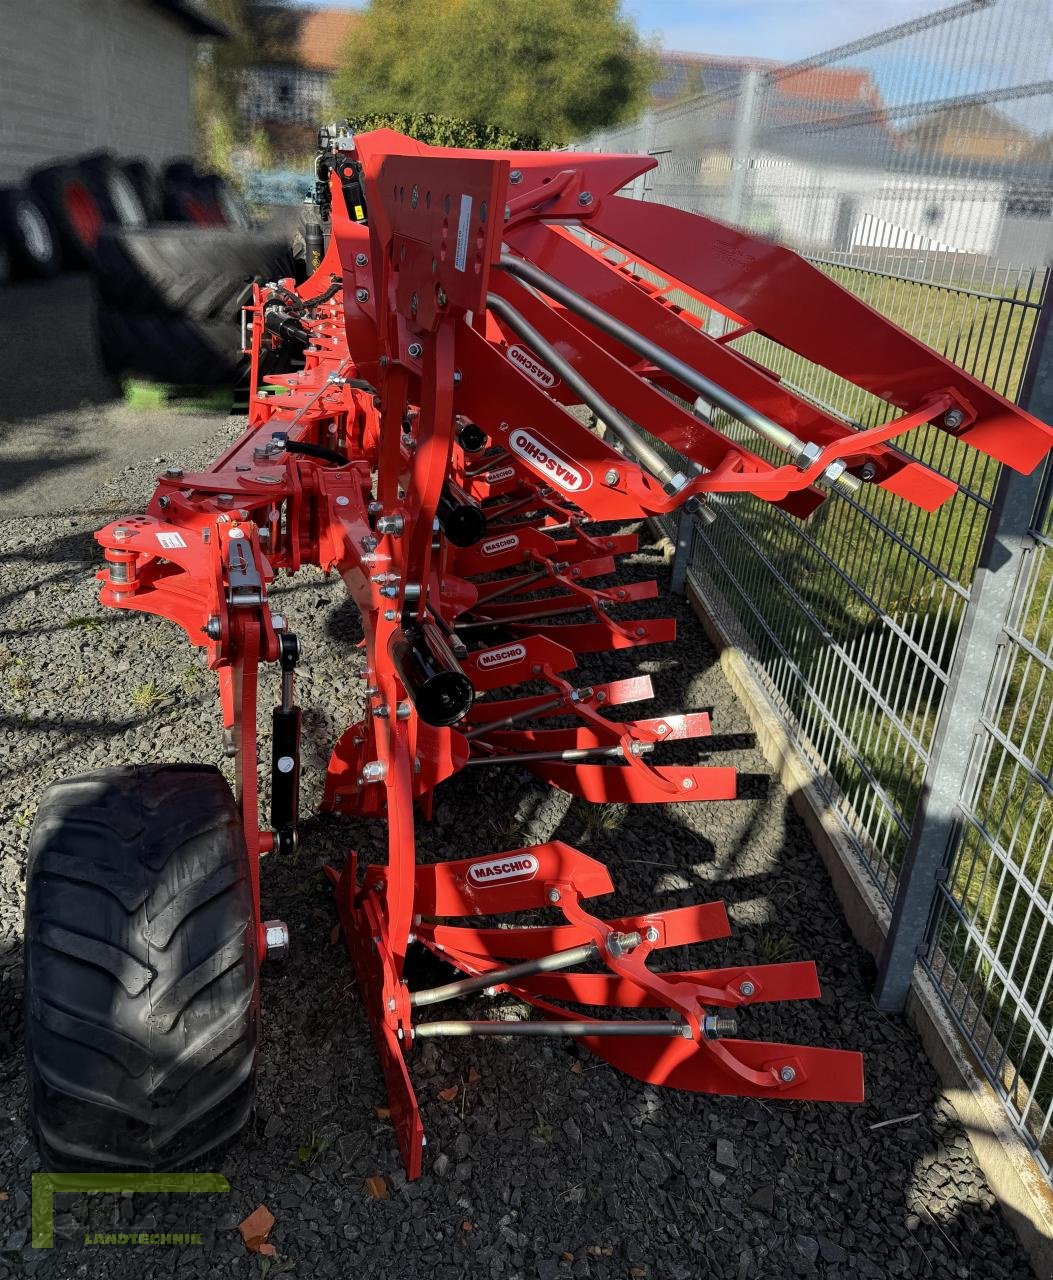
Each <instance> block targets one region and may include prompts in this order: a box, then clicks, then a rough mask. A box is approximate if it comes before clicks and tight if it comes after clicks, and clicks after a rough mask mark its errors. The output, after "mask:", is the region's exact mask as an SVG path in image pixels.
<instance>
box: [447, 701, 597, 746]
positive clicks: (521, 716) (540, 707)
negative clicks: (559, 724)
mask: <svg viewBox="0 0 1053 1280" xmlns="http://www.w3.org/2000/svg"><path fill="white" fill-rule="evenodd" d="M577 692H578V691H577V690H575V693H577ZM583 696H584V694H580V695H579V699H580V698H581V697H583ZM562 705H563V695H562V694H561V693H560V694H557V695H556V697H554V698H549V699H547V700H546V701H545V702H539V703H538V704H537V706H533V707H526V708H525V709H524V710H522V711H513V712H512V714H511V715H507V716H503V717H502V718H501V719H500V720H491V721H490V722H489V723H488V724H477V725H476V726H475V727H474V728H472V729H469V730H468V732H467V733H466V734H465V735H464V736H465V737H466V738H467V739H468V741H469V742H470V741H471V740H472V739H473V738H481V737H483V736H484V735H485V734H488V733H493V732H495V731H496V730H497V729H510V728H511V727H512V726H513V725H514V724H518V723H519V721H520V720H527V719H532V718H533V717H534V716H539V715H542V714H543V713H544V712H546V711H555V709H556V708H557V707H561V706H562ZM568 710H569V708H568Z"/></svg>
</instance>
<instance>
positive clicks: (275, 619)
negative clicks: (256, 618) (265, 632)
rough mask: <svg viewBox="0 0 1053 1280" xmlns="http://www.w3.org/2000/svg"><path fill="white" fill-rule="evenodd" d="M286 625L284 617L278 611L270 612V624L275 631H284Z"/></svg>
mask: <svg viewBox="0 0 1053 1280" xmlns="http://www.w3.org/2000/svg"><path fill="white" fill-rule="evenodd" d="M286 625H287V624H286V621H285V618H284V617H283V616H282V615H281V614H280V613H272V614H271V626H272V627H273V628H274V630H275V631H284V630H285V627H286Z"/></svg>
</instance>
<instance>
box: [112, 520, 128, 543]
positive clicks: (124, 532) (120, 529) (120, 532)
mask: <svg viewBox="0 0 1053 1280" xmlns="http://www.w3.org/2000/svg"><path fill="white" fill-rule="evenodd" d="M130 532H131V531H130V530H129V529H126V528H125V527H124V525H123V524H119V525H118V526H117V528H116V529H114V531H113V536H114V537H115V538H116V539H117V540H118V541H120V540H121V539H123V538H127V537H128V534H129V533H130Z"/></svg>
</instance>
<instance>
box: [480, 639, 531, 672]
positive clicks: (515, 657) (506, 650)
mask: <svg viewBox="0 0 1053 1280" xmlns="http://www.w3.org/2000/svg"><path fill="white" fill-rule="evenodd" d="M525 657H526V645H522V644H506V645H502V646H501V648H500V649H487V651H486V652H485V653H481V654H480V655H479V657H478V658H477V659H476V662H477V663H478V664H479V666H480V667H482V668H483V670H484V671H485V670H487V669H488V668H490V667H507V666H508V664H509V663H510V662H519V661H521V659H523V658H525Z"/></svg>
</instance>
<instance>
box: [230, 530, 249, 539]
mask: <svg viewBox="0 0 1053 1280" xmlns="http://www.w3.org/2000/svg"><path fill="white" fill-rule="evenodd" d="M244 536H245V533H244V530H242V529H231V531H230V533H228V534H227V537H228V538H244Z"/></svg>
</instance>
